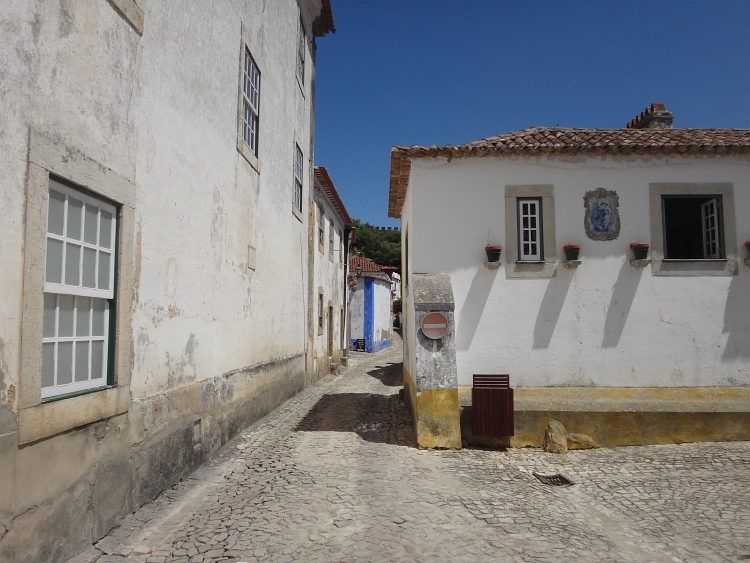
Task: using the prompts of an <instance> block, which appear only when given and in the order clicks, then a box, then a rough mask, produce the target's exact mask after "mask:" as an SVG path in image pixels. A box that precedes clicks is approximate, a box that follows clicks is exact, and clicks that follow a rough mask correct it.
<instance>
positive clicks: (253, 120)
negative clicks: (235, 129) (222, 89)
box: [242, 47, 260, 156]
mask: <svg viewBox="0 0 750 563" xmlns="http://www.w3.org/2000/svg"><path fill="white" fill-rule="evenodd" d="M242 98H243V100H242V140H243V141H244V142H245V144H246V145H247V146H248V147H250V150H251V151H252V153H253V154H254V155H255V156H258V124H259V116H260V70H258V65H256V64H255V61H254V60H253V57H252V55H251V54H250V50H249V49H247V47H246V48H245V61H244V65H243V72H242Z"/></svg>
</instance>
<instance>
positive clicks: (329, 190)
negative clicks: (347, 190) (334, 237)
mask: <svg viewBox="0 0 750 563" xmlns="http://www.w3.org/2000/svg"><path fill="white" fill-rule="evenodd" d="M315 177H316V178H317V179H318V181H319V182H320V185H321V187H322V188H323V191H324V192H325V194H326V195H327V196H328V199H330V200H331V202H332V203H333V206H334V207H335V208H336V209H337V210H338V212H339V213H340V214H341V218H342V219H343V220H344V224H345V225H346V226H348V227H351V226H352V225H353V224H354V222H353V221H352V218H351V217H350V216H349V212H348V211H347V210H346V206H345V205H344V201H343V200H342V199H341V196H340V195H339V192H338V190H337V189H336V186H334V185H333V180H331V176H330V174H328V170H327V169H326V167H325V166H316V167H315Z"/></svg>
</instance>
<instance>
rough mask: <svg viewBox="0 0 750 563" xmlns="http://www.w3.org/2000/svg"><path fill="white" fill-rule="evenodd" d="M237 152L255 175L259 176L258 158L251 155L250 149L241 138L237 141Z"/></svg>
mask: <svg viewBox="0 0 750 563" xmlns="http://www.w3.org/2000/svg"><path fill="white" fill-rule="evenodd" d="M237 152H239V153H240V154H241V155H242V156H243V157H245V160H246V161H247V163H248V164H249V165H250V167H251V168H252V169H253V170H255V172H256V173H257V174H260V162H258V157H257V156H255V155H254V154H253V151H251V150H250V147H248V146H247V145H246V144H245V141H243V140H242V138H241V137H240V138H239V140H238V141H237Z"/></svg>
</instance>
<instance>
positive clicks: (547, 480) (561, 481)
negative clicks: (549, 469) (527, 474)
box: [533, 471, 575, 487]
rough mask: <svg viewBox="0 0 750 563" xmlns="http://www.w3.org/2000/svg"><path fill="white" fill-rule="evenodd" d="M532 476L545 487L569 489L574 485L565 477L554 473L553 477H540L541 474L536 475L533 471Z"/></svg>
mask: <svg viewBox="0 0 750 563" xmlns="http://www.w3.org/2000/svg"><path fill="white" fill-rule="evenodd" d="M533 475H534V477H536V478H537V479H539V480H540V481H541V482H542V483H544V484H545V485H551V486H553V487H570V486H571V485H575V483H573V481H571V480H570V479H568V478H567V477H566V476H565V475H560V474H559V473H555V474H554V475H542V474H541V473H537V472H536V471H535V472H534V473H533Z"/></svg>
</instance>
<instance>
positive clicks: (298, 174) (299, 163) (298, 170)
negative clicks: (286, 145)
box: [294, 143, 303, 211]
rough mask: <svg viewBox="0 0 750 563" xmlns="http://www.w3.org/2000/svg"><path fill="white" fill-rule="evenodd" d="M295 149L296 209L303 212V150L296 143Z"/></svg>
mask: <svg viewBox="0 0 750 563" xmlns="http://www.w3.org/2000/svg"><path fill="white" fill-rule="evenodd" d="M294 148H295V151H294V207H296V208H297V209H299V210H300V211H302V169H303V158H302V150H300V148H299V145H298V144H296V143H295V145H294Z"/></svg>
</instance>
